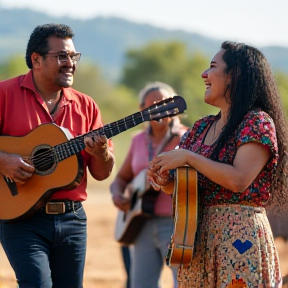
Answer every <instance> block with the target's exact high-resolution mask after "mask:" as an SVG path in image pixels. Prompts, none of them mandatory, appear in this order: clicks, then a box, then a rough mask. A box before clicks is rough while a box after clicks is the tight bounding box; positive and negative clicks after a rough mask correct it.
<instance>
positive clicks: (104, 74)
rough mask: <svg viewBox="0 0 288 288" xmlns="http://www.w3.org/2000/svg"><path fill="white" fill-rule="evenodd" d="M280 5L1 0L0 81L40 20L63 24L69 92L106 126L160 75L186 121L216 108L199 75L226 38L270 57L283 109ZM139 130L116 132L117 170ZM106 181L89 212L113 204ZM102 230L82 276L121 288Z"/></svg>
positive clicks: (287, 59)
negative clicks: (72, 63)
mask: <svg viewBox="0 0 288 288" xmlns="http://www.w3.org/2000/svg"><path fill="white" fill-rule="evenodd" d="M287 11H288V1H287V0H218V1H215V0H197V1H196V0H105V1H99V0H81V1H79V0H61V1H59V0H0V51H1V53H0V80H3V79H7V78H10V77H14V76H17V75H19V74H23V73H26V72H27V66H26V64H25V59H24V57H25V50H26V45H27V41H28V38H29V36H30V34H31V32H32V30H33V29H34V28H35V27H36V26H37V25H39V24H44V23H48V22H57V23H65V24H68V25H70V26H71V27H72V28H73V30H74V32H75V38H74V44H75V47H76V50H78V51H80V52H82V58H81V61H80V62H79V64H78V67H77V68H78V69H77V74H76V76H75V81H74V88H76V89H77V90H79V91H81V92H84V93H86V94H88V95H89V96H91V97H92V98H93V99H94V100H95V101H96V102H97V104H98V105H99V106H100V109H101V112H102V117H103V120H104V122H105V123H110V122H113V121H116V120H119V119H121V118H124V117H126V116H128V115H130V114H132V113H134V112H137V111H138V109H139V107H138V99H137V94H138V92H139V90H140V89H141V88H142V87H143V86H144V85H145V84H146V83H147V82H149V81H155V80H158V81H163V82H167V83H168V84H170V85H172V86H173V87H174V88H175V89H176V91H177V93H178V94H179V95H182V96H183V97H184V98H185V100H186V102H187V105H188V110H187V111H186V113H185V115H182V117H181V121H182V122H183V123H184V124H186V125H187V126H191V125H192V124H193V123H194V121H195V120H197V119H198V118H199V117H202V116H204V115H206V114H210V113H217V110H216V109H215V108H213V107H210V106H207V105H206V104H204V103H203V95H204V88H205V87H204V84H203V81H202V79H201V77H200V75H201V72H202V71H203V70H204V69H206V68H207V67H208V65H209V62H210V59H211V58H212V57H213V55H214V54H215V53H216V52H217V51H218V49H219V47H220V45H221V42H222V41H224V40H233V41H237V42H245V43H247V44H251V45H253V46H256V47H257V48H259V49H260V50H261V51H263V53H264V54H265V55H266V56H267V59H268V60H269V63H270V64H271V67H272V69H273V71H274V73H275V76H276V79H277V83H278V87H279V91H280V93H281V96H282V99H283V105H284V109H285V111H286V112H288V37H287V27H288V17H287ZM141 126H142V125H140V126H137V127H135V128H133V129H131V130H128V131H126V132H123V133H122V134H121V135H119V136H116V137H115V138H113V142H114V145H115V155H116V159H117V164H116V167H115V171H114V173H115V172H116V171H117V169H118V168H119V166H120V165H121V164H122V162H123V160H124V157H125V156H126V153H127V150H128V148H129V145H130V140H131V137H132V135H133V133H135V131H136V130H138V129H140V128H141ZM112 179H113V176H112V177H110V178H109V179H108V180H107V181H104V182H103V183H95V182H90V186H89V187H90V188H89V189H91V190H97V191H99V190H101V192H104V193H105V194H104V193H102V194H98V195H97V194H95V196H92V195H91V196H89V197H90V198H89V197H88V201H87V205H89V204H91V203H92V202H89V201H94V200H93V199H95V203H96V204H95V205H99V203H100V205H102V206H101V207H100V206H98V210H97V209H95V207H96V206H95V207H94V206H93V208H91V211H92V210H93V209H94V210H97V211H102V210H103V212H104V211H105V209H113V208H114V207H112V204H111V201H110V199H109V192H108V185H109V183H110V182H111V180H112ZM90 180H91V181H92V179H90ZM99 185H100V186H99ZM99 187H101V189H99ZM103 195H107V197H108V199H107V198H105V199H104V198H103V197H104V196H103ZM93 197H95V198H93ZM97 197H98V198H97ZM101 197H102V198H101ZM105 197H106V196H105ZM89 199H90V200H89ZM91 199H92V200H91ZM103 199H104V200H103ZM102 200H103V201H104V202H101V201H102ZM93 205H94V202H93ZM105 205H106V206H105ZM87 209H89V206H87ZM101 209H102V210H101ZM109 211H110V210H109ZM111 211H112V212H109V213H110V214H109V213H108V214H109V215H108V214H107V215H105V212H104V213H103V214H104V215H103V214H101V215H100V216H101V217H99V214H98V216H97V217H96V220H95V223H96V222H97V224H95V223H94V224H95V225H96V226H95V227H98V228H95V229H100V228H99V227H101V229H105V227H108V229H110V230H111V231H112V230H113V227H111V225H113V223H112V222H113V217H114V214H113V213H114V212H115V210H111ZM111 213H112V214H111ZM106 216H109V217H108V218H107V217H106ZM105 217H106V218H105ZM90 219H94V218H93V216H92V217H91V218H90ZM90 221H92V220H90ZM93 221H94V220H93ZM109 221H110V222H109ZM111 221H112V222H111ZM111 223H112V224H111ZM94 224H93V225H94ZM109 225H110V226H109ZM110 230H109V233H110V232H111V231H110ZM109 233H108V232H107V234H108V236H107V239H106V238H105V239H100V238H101V237H97V235H98V234H97V233H96V232H95V231H94V230H93V231H91V233H90V234H89V235H93V237H95V238H93V239H92V240H90V241H93V248H95V250H96V249H97V250H96V252H95V254H93V253H94V252H91V253H92V254H91V255H93V257H94V258H93V259H91V258H89V257H88V262H87V269H88V268H89V269H90V266H91V271H92V272H86V276H87V277H86V279H88V278H89V277H90V276H91V277H90V278H91V279H94V280H95V281H96V282H95V281H94V282H93V283H97V284H95V285H96V286H93V284H91V287H96V288H104V287H105V288H108V287H111V288H112V287H113V288H122V287H124V286H123V285H124V284H123V279H124V272H123V271H122V270H121V269H122V268H123V267H122V266H121V265H122V264H121V261H120V257H118V256H119V255H118V254H117V251H118V250H117V248H118V246H117V245H116V243H115V241H114V240H113V237H112V236H111V235H110V234H111V233H113V232H111V233H110V234H109ZM94 234H95V235H94ZM110 236H111V237H110ZM100 241H102V242H101V244H99V243H100ZM95 243H96V244H95ZM107 243H108V244H107ZM279 243H280V242H279ZM281 243H282V242H281ZM281 243H280V244H281ZM95 245H99V246H98V247H94V246H95ZM103 245H106V246H105V247H108V249H110V250H111V251H112V252H111V251H110V252H109V253H110V254H109V253H108V254H107V257H112V258H113V259H111V260H110V261H109V259H106V257H105V256H101V257H104V258H105V259H104V258H102V260H101V259H100V258H101V257H100V258H99V255H100V254H99V253H102V254H103V255H105V254H104V252H105V253H107V252H106V250H103V249H104V248H103V247H104V246H103ZM287 246H288V245H286V248H285V244H283V245H282V246H281V247H282V248H283V247H284V248H285V249H286V250H285V249H284V248H283V249H282V248H281V249H282V250H281V251H280V250H279V251H280V252H281V255H284V257H285V259H284V258H282V259H284V260H282V262H283V263H284V266H283V267H284V268H285V267H286V268H287V269H286V268H285V269H286V270H287V271H286V270H285V271H286V272H287V273H288V267H287V266H288V252H287V251H288V248H287ZM279 247H280V246H279ZM91 249H92V248H91ZM279 249H280V248H279ZM90 251H92V250H90ZM115 251H116V252H115ZM111 253H114V254H113V256H111ZM285 253H286V254H285ZM102 254H101V255H102ZM115 255H116V258H115ZM285 255H286V256H285ZM1 257H2V259H0V288H10V287H15V285H14V284H11V285H12V286H9V285H10V284H5V283H4V282H5V281H4V280H5V279H6V278H7V279H8V280H9V279H10V280H11V278H12V279H13V273H12V272H11V269H10V267H8V268H9V269H10V270H9V271H8V272H7V270H6V269H7V265H8V266H9V264H7V262H5V255H3V254H0V258H1ZM117 257H118V258H117ZM282 257H283V256H282ZM89 261H90V262H89ZM113 261H114V262H113ZM115 261H116V262H115ZM117 261H118V262H117ZM104 263H108V264H109V263H110V264H109V265H112V266H113V265H114V266H115V265H116V266H115V267H116V268H119V269H120V272H119V271H118V272H115V271H116V270H115V271H114V270H113V269H114V268H113V267H114V266H113V267H112V266H109V267H107V269H108V270H109V269H110V270H111V271H112V272H111V273H110V274H109V272H107V274H105V273H104V272H103V271H102V270H101V269H102V268H103V267H102V266H103V265H104ZM115 263H116V264H115ZM285 263H286V264H285ZM5 265H6V266H5ZM285 265H287V266H285ZM104 267H105V265H104ZM116 268H115V269H116ZM87 271H88V270H87ZM89 271H90V270H89ZM97 271H98V272H99V271H101V273H102V274H101V273H100V272H99V273H98V272H97ZM113 271H114V272H113ZM7 273H8V274H9V273H10V274H9V275H8V274H7ZM90 273H91V274H90ZM97 273H98V274H97ZM113 273H114V274H113ZM117 273H118V274H117ZM7 275H8V276H7ZM95 275H97V276H95ZM101 277H102V278H103V279H104V280H103V279H102V278H101ZM109 277H110V278H111V279H113V281H114V282H113V283H112V282H111V281H112V280H111V281H110V282H109V281H108V280H109ZM90 278H89V279H90ZM3 279H4V280H3ZM91 279H90V280H91ZM105 279H106V280H107V279H108V280H107V281H106V280H105ZM119 279H120V280H119ZM13 281H15V280H12V282H9V283H14V282H13ZM91 281H92V280H91ZM97 281H98V282H97ZM101 281H102V282H101ZM105 281H106V282H105ZM119 281H120V282H119ZM7 283H8V282H7ZM87 283H88V282H87V280H86V285H85V288H86V287H90V286H88V284H87ZM107 283H108V284H107ZM109 283H110V284H109ZM111 283H112V284H111ZM166 283H168V284H166ZM169 283H170V282H169V281H168V282H165V281H164V284H163V285H164V286H163V288H171V285H170V284H169ZM5 285H6V286H5ZM105 285H106V286H105ZM109 285H110V286H109ZM165 285H166V286H165ZM169 285H170V286H169Z"/></svg>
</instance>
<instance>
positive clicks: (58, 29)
mask: <svg viewBox="0 0 288 288" xmlns="http://www.w3.org/2000/svg"><path fill="white" fill-rule="evenodd" d="M73 36H74V34H73V31H72V29H71V28H70V27H68V26H66V25H58V24H45V25H40V26H37V27H36V28H35V29H34V31H33V32H32V34H31V36H30V39H29V42H28V45H27V50H26V63H27V66H28V68H29V69H30V71H29V72H28V73H27V74H26V75H21V76H18V77H16V78H14V79H9V80H6V81H2V82H0V134H1V135H11V136H23V135H26V134H28V133H29V132H30V131H31V130H33V129H34V128H36V127H37V126H38V125H41V124H43V123H55V124H57V125H58V126H62V127H65V128H67V129H68V130H69V131H70V133H71V134H72V135H73V136H77V135H82V134H84V133H87V132H89V131H91V130H93V129H97V128H99V127H102V126H103V125H102V120H101V115H100V111H99V108H98V106H97V105H96V103H95V102H94V101H93V100H92V99H91V98H90V97H88V96H87V95H84V94H83V93H81V92H78V91H76V90H74V89H72V88H71V86H72V84H73V78H74V74H75V70H76V65H77V62H78V61H79V60H80V56H81V53H79V52H76V50H75V47H74V45H73V41H72V38H73ZM49 137H53V135H47V138H49ZM43 140H44V139H43ZM84 142H85V145H86V148H85V150H83V151H82V152H81V158H82V160H83V163H84V170H85V174H84V177H83V179H82V182H81V183H80V185H79V186H78V187H76V188H75V189H73V190H60V191H57V192H55V193H54V194H53V195H52V197H51V199H49V203H47V204H46V205H45V206H43V207H41V208H40V209H39V210H38V211H36V213H35V214H34V215H33V216H32V217H30V218H29V219H25V220H21V221H17V222H11V221H1V223H0V226H1V227H0V229H1V243H2V246H3V248H4V251H5V252H6V255H7V257H8V259H9V261H10V264H11V266H12V268H13V269H14V271H15V274H16V278H17V282H18V285H19V287H20V288H24V287H34V288H36V287H41V288H51V287H52V286H53V287H55V288H56V287H59V288H60V287H61V288H65V287H67V288H68V287H77V288H80V287H82V282H83V269H84V262H85V253H86V215H85V211H84V209H83V207H82V204H81V202H82V201H84V200H85V199H86V197H87V194H86V184H87V176H86V167H88V168H89V171H90V172H91V175H92V176H93V177H94V178H95V179H96V180H103V179H105V178H107V177H108V176H109V175H110V173H111V171H112V167H113V165H114V156H113V154H112V153H111V152H110V150H109V144H111V143H109V142H108V141H107V139H106V138H105V137H103V136H97V137H95V138H94V141H93V140H92V139H91V138H86V139H85V140H84ZM110 146H111V145H110ZM111 148H112V147H111ZM0 172H1V174H2V175H1V177H6V179H8V180H9V181H10V182H11V183H16V184H17V185H21V184H23V183H25V181H27V179H29V178H30V177H31V176H32V175H33V172H34V168H33V166H32V165H31V163H27V162H26V161H24V160H23V159H22V157H21V156H20V155H16V154H8V153H4V152H0ZM0 193H1V190H0ZM30 193H33V191H31V192H30ZM27 197H28V196H27ZM7 209H9V207H7Z"/></svg>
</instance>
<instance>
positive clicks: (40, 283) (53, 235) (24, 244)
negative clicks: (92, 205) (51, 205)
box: [0, 204, 87, 288]
mask: <svg viewBox="0 0 288 288" xmlns="http://www.w3.org/2000/svg"><path fill="white" fill-rule="evenodd" d="M0 239H1V243H2V246H3V249H4V251H5V253H6V255H7V257H8V260H9V262H10V264H11V266H12V268H13V269H14V271H15V274H16V278H17V282H18V284H19V288H38V287H39V288H40V287H41V288H51V287H53V288H81V287H82V286H83V271H84V264H85V255H86V240H87V232H86V213H85V211H84V209H83V207H82V204H80V207H77V209H76V208H75V210H74V211H71V212H67V213H65V214H58V215H51V214H46V213H45V212H44V209H43V210H39V211H38V212H37V213H36V214H34V215H33V216H32V217H31V218H28V219H27V220H23V221H18V222H11V221H0Z"/></svg>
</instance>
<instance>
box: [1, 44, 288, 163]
mask: <svg viewBox="0 0 288 288" xmlns="http://www.w3.org/2000/svg"><path fill="white" fill-rule="evenodd" d="M216 52H217V51H215V53H216ZM210 60H211V59H208V58H207V57H206V56H205V55H202V54H201V53H200V52H198V53H191V52H188V49H187V47H186V45H185V44H184V43H181V42H151V43H149V44H148V45H146V46H144V47H142V48H139V49H134V50H129V51H127V52H126V57H125V61H124V65H123V68H122V73H121V74H122V76H121V79H120V80H119V81H118V82H117V83H111V82H109V81H107V80H106V79H105V77H104V76H103V74H102V71H101V68H100V67H98V66H96V65H94V64H91V63H89V62H85V61H80V62H79V63H78V67H77V72H76V76H75V80H74V88H75V89H77V90H79V91H81V92H84V93H86V94H88V95H89V96H91V97H92V98H93V99H94V100H95V101H96V102H97V103H98V105H99V106H100V109H101V113H102V118H103V120H104V122H105V123H109V122H113V121H116V120H119V119H121V118H123V117H126V116H128V115H130V114H132V113H134V112H137V111H138V99H137V96H138V92H139V90H140V89H141V88H142V87H143V86H144V85H145V84H146V83H147V82H150V81H156V80H157V81H163V82H166V83H168V84H170V85H172V86H173V87H174V88H175V90H176V91H177V94H178V95H181V96H183V97H184V98H185V100H186V102H187V106H188V110H187V112H186V113H185V115H183V116H182V122H183V123H184V124H186V125H188V126H191V125H192V124H193V123H194V121H195V120H197V119H199V118H200V117H202V116H203V115H206V114H210V113H211V114H213V113H217V111H218V110H217V109H216V108H213V107H210V106H209V105H206V104H205V103H204V101H203V98H204V90H205V86H204V82H203V79H202V78H201V73H202V72H203V71H204V70H206V69H207V68H208V67H209V63H210ZM27 69H28V68H27V66H26V63H25V59H24V56H23V55H15V56H13V57H11V58H10V59H8V60H7V61H6V62H5V63H2V65H0V79H1V80H3V79H7V78H10V77H13V76H17V75H19V74H23V73H26V72H27V71H28V70H27ZM275 76H276V79H277V82H278V87H279V90H280V93H281V96H282V98H283V104H284V108H285V111H287V112H288V75H286V74H284V73H281V72H277V71H275ZM138 128H139V127H138ZM124 133H126V134H127V132H124ZM128 133H131V132H128ZM130 138H131V137H130V136H129V137H121V136H116V137H115V141H116V142H117V143H118V145H119V146H118V147H119V148H116V150H118V153H119V158H120V161H121V160H123V157H124V156H125V153H123V151H126V150H127V149H128V146H129V142H130ZM113 140H114V139H113ZM116 156H117V155H116Z"/></svg>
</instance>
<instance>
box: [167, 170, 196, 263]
mask: <svg viewBox="0 0 288 288" xmlns="http://www.w3.org/2000/svg"><path fill="white" fill-rule="evenodd" d="M172 211H173V220H174V226H173V233H172V235H171V239H170V244H169V246H168V252H167V255H166V264H167V265H169V266H172V265H181V266H182V267H185V266H186V265H188V264H189V263H190V261H191V259H192V256H193V249H194V240H195V234H196V230H197V215H198V189H197V171H196V170H195V169H193V168H191V167H188V166H184V167H178V168H177V169H176V172H175V185H174V191H173V194H172Z"/></svg>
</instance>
